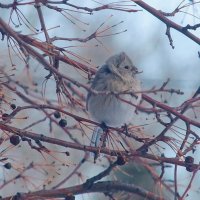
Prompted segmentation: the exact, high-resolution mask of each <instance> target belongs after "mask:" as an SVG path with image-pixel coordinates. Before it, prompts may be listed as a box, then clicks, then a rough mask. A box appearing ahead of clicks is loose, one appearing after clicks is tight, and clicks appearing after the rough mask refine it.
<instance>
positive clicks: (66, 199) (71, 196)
mask: <svg viewBox="0 0 200 200" xmlns="http://www.w3.org/2000/svg"><path fill="white" fill-rule="evenodd" d="M65 200H75V196H73V195H69V196H66V197H65Z"/></svg>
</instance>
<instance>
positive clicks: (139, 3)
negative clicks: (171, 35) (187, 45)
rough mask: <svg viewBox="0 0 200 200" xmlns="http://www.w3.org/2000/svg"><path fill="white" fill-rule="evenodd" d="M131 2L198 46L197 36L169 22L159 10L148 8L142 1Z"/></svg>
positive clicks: (199, 39) (134, 0) (198, 39)
mask: <svg viewBox="0 0 200 200" xmlns="http://www.w3.org/2000/svg"><path fill="white" fill-rule="evenodd" d="M132 1H133V2H135V3H136V4H137V5H139V6H141V7H142V8H144V9H145V10H146V11H148V12H149V13H151V14H152V15H154V16H155V17H156V18H158V19H159V20H161V21H162V22H163V23H165V24H166V26H167V27H170V28H173V29H175V30H177V31H179V32H180V33H182V34H183V35H185V36H187V37H188V38H190V39H191V40H193V41H194V42H196V43H197V44H200V38H198V37H197V36H195V35H194V34H192V33H191V32H189V31H188V30H187V29H185V28H184V27H182V26H180V25H178V24H176V23H175V22H173V21H171V20H169V19H168V18H167V17H165V16H164V15H163V14H162V13H161V12H160V11H159V10H156V9H155V8H153V7H151V6H149V5H148V4H147V3H145V2H144V1H142V0H139V1H137V0H132Z"/></svg>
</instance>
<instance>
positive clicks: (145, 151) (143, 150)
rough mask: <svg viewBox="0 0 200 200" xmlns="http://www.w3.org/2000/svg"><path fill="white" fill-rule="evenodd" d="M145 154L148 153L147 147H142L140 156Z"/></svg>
mask: <svg viewBox="0 0 200 200" xmlns="http://www.w3.org/2000/svg"><path fill="white" fill-rule="evenodd" d="M147 152H148V147H144V148H143V149H142V150H141V154H142V155H145V154H146V153H147Z"/></svg>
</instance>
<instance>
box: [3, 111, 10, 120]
mask: <svg viewBox="0 0 200 200" xmlns="http://www.w3.org/2000/svg"><path fill="white" fill-rule="evenodd" d="M8 117H9V114H7V113H3V114H2V120H3V121H5V120H7V119H8Z"/></svg>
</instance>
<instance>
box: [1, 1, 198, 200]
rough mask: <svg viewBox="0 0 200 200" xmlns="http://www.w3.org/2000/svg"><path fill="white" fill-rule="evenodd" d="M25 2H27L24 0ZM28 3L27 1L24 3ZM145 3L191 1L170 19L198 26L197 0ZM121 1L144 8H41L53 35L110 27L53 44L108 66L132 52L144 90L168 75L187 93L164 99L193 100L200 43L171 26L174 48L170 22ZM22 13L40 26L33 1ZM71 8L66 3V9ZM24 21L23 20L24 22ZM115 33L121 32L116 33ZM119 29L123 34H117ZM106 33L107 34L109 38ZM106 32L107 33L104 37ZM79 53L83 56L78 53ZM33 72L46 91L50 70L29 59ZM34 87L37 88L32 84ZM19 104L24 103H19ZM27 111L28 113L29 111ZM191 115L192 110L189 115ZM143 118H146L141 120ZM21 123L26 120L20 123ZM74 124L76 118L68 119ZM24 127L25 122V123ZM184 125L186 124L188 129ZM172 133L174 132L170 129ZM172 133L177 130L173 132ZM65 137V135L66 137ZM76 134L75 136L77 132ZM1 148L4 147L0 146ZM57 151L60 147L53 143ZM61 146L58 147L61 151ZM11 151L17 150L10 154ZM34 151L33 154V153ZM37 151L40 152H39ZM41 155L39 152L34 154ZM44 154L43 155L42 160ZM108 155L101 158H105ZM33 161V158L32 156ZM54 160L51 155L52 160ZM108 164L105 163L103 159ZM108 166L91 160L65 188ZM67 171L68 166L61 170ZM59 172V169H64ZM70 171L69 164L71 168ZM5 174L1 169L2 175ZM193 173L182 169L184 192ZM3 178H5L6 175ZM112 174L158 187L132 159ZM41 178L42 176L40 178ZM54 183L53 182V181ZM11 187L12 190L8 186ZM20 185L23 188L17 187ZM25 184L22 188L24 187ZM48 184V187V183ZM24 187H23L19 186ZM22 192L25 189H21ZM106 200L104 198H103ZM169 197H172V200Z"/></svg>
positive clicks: (21, 76) (169, 7)
mask: <svg viewBox="0 0 200 200" xmlns="http://www.w3.org/2000/svg"><path fill="white" fill-rule="evenodd" d="M9 2H12V1H11V0H0V3H4V4H7V3H9ZM21 2H23V1H21ZM24 2H25V1H24ZM69 2H70V3H72V4H77V1H75V0H70V1H69ZM108 2H112V1H106V0H102V1H100V2H96V1H93V0H84V1H79V3H78V4H79V6H85V7H90V8H93V7H97V6H100V5H101V4H106V3H108ZM145 2H146V3H148V4H149V5H151V6H152V7H154V8H156V9H157V10H162V11H164V12H169V13H170V12H172V11H174V9H175V8H176V7H177V6H178V5H179V4H180V3H181V2H182V4H181V5H187V4H188V6H185V8H183V9H182V10H181V11H182V12H179V13H177V14H176V15H175V16H173V17H170V19H171V20H173V21H174V22H176V23H178V24H180V25H181V26H186V25H187V24H190V25H194V24H197V23H199V22H200V20H199V19H200V4H199V3H196V4H194V5H189V4H191V3H192V2H193V3H195V1H189V0H185V1H181V0H180V1H179V0H176V1H174V0H168V1H161V0H160V1H159V0H146V1H145ZM120 4H123V5H133V6H132V8H133V9H136V10H141V11H138V12H133V13H129V12H123V11H115V10H111V9H110V10H102V11H98V12H93V14H92V15H89V14H85V13H83V12H71V11H69V10H66V12H65V13H64V15H65V16H64V15H62V14H60V13H58V12H56V11H54V10H51V9H48V8H46V7H44V6H43V7H42V11H43V13H44V18H45V24H46V27H47V28H48V29H50V30H49V31H48V33H49V35H50V37H54V36H57V37H67V38H86V37H88V36H89V35H91V34H92V33H93V32H94V31H95V30H96V29H97V28H98V27H99V26H100V25H101V24H102V23H104V24H103V25H102V26H101V27H100V28H99V30H104V29H106V28H109V29H108V30H107V31H103V32H102V33H101V34H100V37H98V38H97V39H98V40H96V39H93V40H91V41H89V42H87V43H80V42H76V41H56V42H55V43H54V44H55V45H57V46H59V47H63V48H66V50H68V51H69V54H68V56H69V57H70V58H72V59H75V60H77V61H79V62H84V63H85V64H88V65H90V66H92V67H94V68H96V67H98V66H101V65H102V64H104V62H105V60H106V59H107V58H108V57H109V56H111V55H113V54H116V53H119V52H121V51H124V52H126V53H127V54H128V56H130V58H131V59H132V60H133V62H134V63H135V65H136V66H137V67H138V68H139V69H140V70H141V71H143V73H141V74H140V75H139V77H138V78H139V79H140V80H141V82H142V89H144V90H147V89H150V88H152V87H153V86H157V87H159V86H161V85H162V84H163V83H164V82H165V81H166V80H167V79H168V78H169V79H170V82H169V85H168V87H169V88H174V89H180V90H181V91H183V92H184V95H178V96H177V95H172V96H171V95H166V96H165V95H164V96H163V97H162V98H161V100H163V101H165V100H167V102H168V103H169V104H170V105H172V106H178V105H180V104H181V103H182V102H183V101H185V100H187V99H188V98H190V97H191V96H192V95H193V94H194V92H195V91H196V90H197V88H198V86H199V83H200V79H199V76H200V59H199V56H198V51H200V48H199V45H198V44H196V43H195V42H193V41H192V40H191V39H189V38H187V37H186V36H184V35H183V34H181V33H179V32H178V31H176V30H173V29H171V36H172V39H173V45H174V47H175V48H174V49H172V47H171V46H170V43H169V40H168V38H167V36H166V35H165V33H166V25H165V24H163V23H162V22H161V21H159V20H158V19H157V18H155V17H154V16H152V15H151V14H150V13H148V12H147V11H145V10H144V9H142V8H140V7H139V6H134V5H135V4H134V3H132V2H129V1H127V2H121V3H120ZM19 8H20V11H21V13H23V15H24V16H26V18H27V19H28V20H29V21H30V23H31V24H32V26H33V27H36V28H37V29H39V30H40V24H39V20H38V17H37V12H36V9H35V8H34V6H33V5H30V6H20V7H19ZM66 8H67V7H66ZM0 12H1V14H0V15H1V17H2V18H3V19H4V20H5V21H6V22H8V21H9V18H10V14H11V10H10V9H2V8H1V11H0ZM12 21H14V22H15V23H16V26H14V25H13V24H12V23H10V24H11V26H12V27H13V28H14V29H15V30H16V31H17V32H21V33H23V34H33V32H31V31H30V29H28V28H27V27H26V26H25V25H21V26H18V22H17V15H16V14H15V13H13V15H12ZM23 24H24V23H23ZM191 32H193V33H194V34H195V35H197V36H199V34H200V31H199V30H198V29H197V30H196V31H191ZM116 33H117V34H116ZM118 33H119V34H118ZM106 35H108V36H106ZM104 36H105V37H104ZM35 37H37V38H38V39H40V40H45V38H44V34H43V33H41V34H37V35H35ZM7 49H8V48H7V43H6V40H4V42H1V46H0V58H1V59H0V65H1V66H11V62H10V60H9V57H8V51H7ZM79 56H80V57H79ZM12 58H13V62H14V63H15V65H16V68H17V70H16V72H15V78H16V80H20V81H23V82H24V83H28V82H29V81H30V77H29V76H28V75H27V72H26V69H25V67H24V65H23V64H20V63H21V61H20V60H19V59H18V58H17V57H16V56H14V55H13V56H12ZM30 66H31V69H30V72H31V71H32V72H33V73H32V81H33V82H35V83H37V87H38V88H39V89H40V90H43V89H44V88H42V87H43V82H44V77H45V76H46V75H47V74H48V73H47V71H46V70H44V69H43V68H42V67H40V64H38V63H37V62H36V61H35V60H34V59H33V60H31V62H30ZM61 69H62V71H63V73H66V74H70V76H72V77H74V78H76V79H77V80H79V81H80V82H82V83H88V78H87V77H86V76H85V74H83V73H82V72H80V71H77V70H76V69H74V68H73V67H71V66H68V65H67V66H66V64H64V63H63V64H61ZM33 88H34V86H33ZM55 91H56V87H55V82H54V80H49V81H48V82H47V83H46V87H45V95H46V98H47V99H49V98H50V99H52V100H57V96H56V94H55ZM154 97H155V98H158V99H160V96H159V97H156V96H154ZM18 105H20V102H18ZM26 114H27V113H26ZM189 114H190V115H191V116H192V114H191V113H189ZM37 117H38V112H37V111H35V112H33V113H31V116H30V118H29V120H31V119H34V118H37ZM141 120H142V121H141ZM144 122H145V123H152V122H153V119H152V118H149V119H148V122H146V121H145V116H143V115H141V117H140V118H138V119H137V120H136V121H135V124H134V125H137V126H138V125H141V124H143V123H144ZM18 123H21V124H23V122H19V121H18ZM69 123H72V124H73V122H69ZM178 125H179V127H182V126H183V124H181V123H179V124H178ZM23 126H24V124H23ZM184 128H185V127H184ZM34 130H35V131H37V130H39V131H43V130H44V132H45V131H46V128H45V126H44V125H42V126H37V127H36V128H35V129H34ZM159 130H160V129H159V127H155V124H154V123H152V126H149V127H148V129H147V130H145V129H144V131H147V132H146V134H147V135H156V134H158V133H159ZM55 133H56V137H61V138H63V135H62V134H61V133H60V130H59V129H58V130H56V131H55ZM169 134H170V133H169ZM172 134H173V133H172ZM65 137H66V138H67V136H65ZM75 137H76V135H75ZM82 142H84V143H85V144H89V139H88V138H85V139H84V140H83V141H82ZM163 147H165V150H164V154H165V156H166V157H174V156H175V153H174V151H173V150H172V149H171V148H169V146H167V145H164V144H163ZM2 148H3V147H2ZM55 149H56V147H55ZM59 150H60V149H59ZM69 151H72V153H73V155H75V156H74V157H73V158H70V159H71V161H70V162H71V163H69V165H70V166H72V168H73V167H74V166H76V164H77V162H78V161H80V156H83V155H79V154H80V152H79V151H74V152H73V150H69ZM10 153H11V154H12V155H13V152H10ZM29 154H30V155H29ZM36 155H37V152H36ZM199 155H200V154H199V151H198V150H196V152H195V154H194V157H195V163H199V159H200V157H199ZM17 156H18V158H19V159H23V156H24V151H23V150H21V152H20V153H19V152H18V153H17ZM32 156H33V155H32V152H26V157H27V159H28V160H29V159H30V158H31V157H32ZM36 157H37V156H36ZM40 159H41V157H40V158H39V160H40ZM103 159H104V158H102V160H103ZM30 160H31V159H30ZM52 161H53V158H52ZM105 164H106V163H105ZM103 168H104V162H100V163H99V164H98V163H97V164H93V162H88V163H86V164H85V165H84V166H83V167H82V168H81V169H80V170H79V171H81V172H82V173H83V174H85V175H87V176H86V177H80V176H79V175H80V174H79V175H78V174H77V178H76V179H75V178H74V179H70V182H69V181H68V182H67V183H66V184H65V185H63V186H70V185H73V184H78V183H80V182H82V179H86V178H89V177H92V176H93V175H96V174H97V173H98V172H100V171H102V169H103ZM61 171H62V172H63V171H65V169H61ZM61 171H60V172H59V173H61ZM156 171H157V172H158V173H159V172H160V169H159V167H157V168H156ZM69 172H71V171H70V167H69ZM4 173H6V172H5V171H3V173H1V174H4ZM48 173H50V174H51V173H52V174H54V175H53V176H54V178H55V180H56V181H58V182H59V177H57V176H56V174H57V171H56V170H55V169H53V168H51V169H49V171H48ZM173 173H174V168H173V167H169V168H167V169H166V170H165V173H164V177H163V178H164V179H167V180H169V181H172V182H173ZM189 177H191V173H189V172H187V171H186V170H185V168H184V167H178V185H179V186H180V187H179V190H180V192H181V191H182V190H183V191H184V188H185V185H187V183H188V181H189V180H190V179H189ZM2 178H3V177H2ZM111 178H112V179H113V178H114V179H119V180H126V181H127V182H130V183H135V184H138V185H141V186H144V185H145V188H146V189H149V190H151V191H156V185H154V184H153V183H154V181H153V179H152V177H150V175H149V173H148V171H147V170H146V169H144V168H143V167H141V166H140V165H138V164H135V163H131V164H129V165H127V166H125V167H122V168H121V169H120V170H119V169H118V170H116V173H114V174H112V176H111ZM199 181H200V180H199V175H197V176H196V178H195V180H194V182H193V186H192V187H193V188H192V190H190V193H189V196H188V197H187V199H188V200H197V199H199V195H200V194H199V192H200V188H199V184H198V183H199ZM38 182H39V180H38ZM22 185H23V184H22ZM50 185H51V184H50ZM9 187H10V188H12V190H15V189H16V188H15V186H13V185H12V186H9ZM9 187H8V191H9V189H10V188H9ZM18 187H19V188H20V187H21V186H19V185H18ZM22 187H23V186H22ZM47 188H48V187H47ZM20 190H21V188H20ZM22 190H23V189H22ZM0 193H1V194H2V195H6V194H7V191H6V190H4V191H1V192H0ZM104 198H105V197H104ZM170 198H171V197H169V199H170ZM76 199H88V200H89V199H94V195H92V194H88V195H85V196H82V195H79V198H76ZM95 199H102V196H101V195H95ZM118 199H138V200H139V199H142V198H139V197H138V196H137V197H136V196H128V195H127V194H126V195H124V194H119V196H118Z"/></svg>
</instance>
